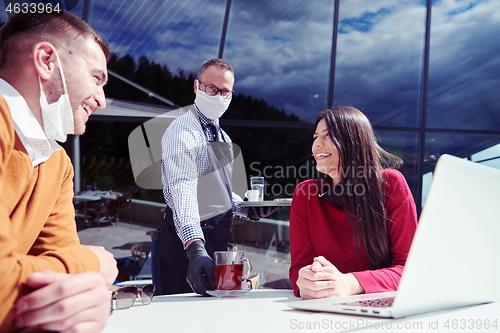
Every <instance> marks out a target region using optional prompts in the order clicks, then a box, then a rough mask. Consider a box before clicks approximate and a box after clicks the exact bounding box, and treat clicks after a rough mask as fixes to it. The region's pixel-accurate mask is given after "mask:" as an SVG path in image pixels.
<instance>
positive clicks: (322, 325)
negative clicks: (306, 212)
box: [103, 289, 500, 333]
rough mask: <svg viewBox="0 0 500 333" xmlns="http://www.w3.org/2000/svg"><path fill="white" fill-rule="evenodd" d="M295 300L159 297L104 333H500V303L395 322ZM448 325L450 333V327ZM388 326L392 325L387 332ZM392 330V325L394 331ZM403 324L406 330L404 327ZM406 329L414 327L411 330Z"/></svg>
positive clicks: (113, 319) (265, 293)
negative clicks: (306, 307)
mask: <svg viewBox="0 0 500 333" xmlns="http://www.w3.org/2000/svg"><path fill="white" fill-rule="evenodd" d="M292 300H293V301H296V300H298V298H296V297H295V296H293V293H292V291H291V290H270V289H267V290H266V289H257V290H252V291H250V292H248V293H247V294H245V295H244V296H241V297H236V298H214V297H201V296H199V295H195V294H179V295H169V296H156V297H155V298H154V299H153V302H152V303H151V304H150V305H147V306H143V305H142V304H141V303H140V302H138V303H136V304H135V305H134V306H133V307H132V308H130V309H126V310H115V311H114V312H113V314H112V315H111V316H110V318H109V320H108V323H107V326H106V328H105V329H104V331H103V332H104V333H118V332H119V333H123V332H146V333H156V332H158V333H159V332H162V333H163V332H175V333H178V332H179V333H180V332H182V333H185V332H196V333H199V332H203V333H205V332H207V333H212V332H213V333H225V332H227V333H245V332H248V333H250V332H251V333H261V332H263V333H267V332H272V333H280V332H345V331H349V330H362V331H367V332H368V331H370V332H373V331H379V332H380V331H382V332H385V331H389V330H390V331H394V332H427V331H428V332H450V331H454V330H452V329H451V328H452V325H453V323H455V324H457V323H458V325H460V320H461V319H467V320H469V319H474V320H481V321H482V323H483V324H484V323H485V320H486V319H489V322H490V326H491V323H492V322H493V321H494V320H495V319H496V320H497V325H498V327H497V328H496V329H495V328H491V327H490V329H487V330H485V329H481V330H479V329H477V327H474V329H471V330H467V329H459V330H458V331H460V332H467V331H468V332H476V331H482V332H499V331H500V303H493V304H486V305H479V306H474V307H467V308H461V309H455V310H450V311H444V312H439V313H431V314H427V315H420V316H413V317H408V318H405V319H403V320H401V319H399V320H392V319H379V318H370V317H361V316H350V315H340V314H332V313H315V312H307V311H299V310H293V309H291V308H289V307H288V306H287V302H289V301H292ZM447 320H448V323H449V326H450V328H449V329H448V328H447V327H445V325H446V321H447ZM454 320H455V322H453V321H454ZM457 321H458V322H457ZM382 324H383V325H386V326H385V327H384V328H385V329H383V328H382V326H381V325H382ZM370 325H371V326H370ZM377 325H378V328H377ZM389 325H392V326H391V328H390V329H389ZM397 325H403V326H401V328H400V327H398V326H397ZM404 325H413V326H409V328H407V327H405V326H404ZM436 325H437V326H436ZM435 327H436V328H437V329H434V328H435Z"/></svg>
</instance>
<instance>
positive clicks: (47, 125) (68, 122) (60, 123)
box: [38, 52, 75, 142]
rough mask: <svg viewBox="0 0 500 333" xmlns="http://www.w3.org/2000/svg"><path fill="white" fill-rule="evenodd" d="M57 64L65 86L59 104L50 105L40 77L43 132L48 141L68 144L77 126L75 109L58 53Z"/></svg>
mask: <svg viewBox="0 0 500 333" xmlns="http://www.w3.org/2000/svg"><path fill="white" fill-rule="evenodd" d="M56 57H57V64H58V66H59V73H60V74H61V80H62V84H63V89H64V94H62V95H61V97H59V100H57V102H54V103H52V104H49V103H48V102H47V97H46V96H45V93H44V92H43V88H42V81H41V80H40V77H38V81H39V83H40V107H41V109H42V119H43V131H44V132H45V135H46V136H47V138H48V139H54V140H57V141H60V142H66V138H67V135H68V134H74V133H75V124H74V120H73V109H72V107H71V102H70V100H69V96H68V89H67V87H66V78H65V77H64V73H63V71H62V66H61V60H60V59H59V55H58V54H57V52H56Z"/></svg>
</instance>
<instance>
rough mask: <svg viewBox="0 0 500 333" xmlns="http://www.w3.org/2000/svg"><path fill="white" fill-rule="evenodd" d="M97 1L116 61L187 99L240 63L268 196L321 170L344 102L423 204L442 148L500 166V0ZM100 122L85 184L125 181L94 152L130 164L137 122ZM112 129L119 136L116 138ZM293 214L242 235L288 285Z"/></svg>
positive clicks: (286, 192)
mask: <svg viewBox="0 0 500 333" xmlns="http://www.w3.org/2000/svg"><path fill="white" fill-rule="evenodd" d="M337 4H338V8H337V6H336V5H337ZM428 4H431V7H430V8H428ZM85 5H89V7H88V9H89V11H88V15H87V17H86V18H87V20H88V22H89V23H90V25H91V26H92V27H94V28H95V29H96V30H97V31H99V32H100V33H102V35H103V36H104V37H105V38H106V39H107V40H108V41H109V42H110V45H111V49H112V51H113V52H114V53H115V55H114V56H113V57H112V59H111V61H110V68H111V69H112V70H113V71H115V72H116V73H118V74H120V75H122V76H125V77H126V78H128V79H130V80H132V81H134V82H136V83H139V84H140V85H142V86H145V87H146V88H148V89H150V90H152V91H154V92H156V93H158V94H161V95H162V96H165V97H167V98H169V99H171V100H172V101H174V102H175V103H177V104H178V105H180V106H185V105H188V104H190V103H192V101H193V97H194V95H193V93H192V80H193V79H194V78H195V77H196V73H197V71H198V68H199V66H200V64H201V63H202V62H203V61H204V60H206V59H208V58H213V57H217V56H218V55H219V54H222V56H223V57H224V58H226V59H227V60H229V61H230V62H231V63H232V65H233V66H234V69H235V76H236V82H235V88H234V90H235V92H236V96H235V97H234V98H233V101H232V103H231V106H230V109H229V110H228V111H227V112H226V114H225V115H224V117H223V118H222V119H221V124H222V126H223V128H224V129H226V130H227V132H228V133H229V135H230V136H231V137H232V138H233V141H234V142H235V143H237V144H238V145H239V146H240V147H241V148H242V153H243V156H244V160H245V166H246V173H247V175H248V176H256V175H263V174H264V173H266V175H268V177H267V176H266V178H267V181H268V188H267V191H268V192H267V193H268V197H269V198H271V197H289V196H290V195H291V193H292V189H293V187H294V186H296V184H297V183H298V182H300V181H302V180H304V179H307V178H311V177H317V176H318V174H317V173H316V172H315V166H314V162H313V160H312V158H311V155H310V154H311V152H310V148H311V143H312V132H313V124H314V120H315V118H316V116H317V114H318V112H319V111H320V110H322V109H324V108H326V107H328V106H332V105H335V106H336V105H351V106H355V107H357V108H359V109H361V110H362V111H363V112H364V113H366V114H367V116H368V117H369V119H370V121H371V122H372V124H373V125H374V127H375V129H376V132H377V135H378V136H379V138H380V144H381V146H382V147H384V148H386V149H387V150H389V151H390V152H392V153H394V154H396V155H398V156H400V157H402V158H403V159H404V160H405V165H404V167H403V168H402V172H403V174H404V175H405V177H406V179H407V181H408V183H409V185H410V188H411V190H412V192H413V194H414V196H415V198H416V200H417V201H418V203H419V205H418V206H419V208H420V207H421V202H422V201H421V199H425V196H426V191H427V188H428V184H429V182H430V177H431V174H432V171H433V168H434V165H435V163H436V161H437V159H438V158H439V156H441V155H442V154H445V153H448V154H453V155H456V156H459V157H463V158H468V159H471V160H473V161H476V162H479V163H483V164H485V165H489V166H493V167H496V168H500V165H499V161H500V158H499V156H500V152H499V148H498V147H499V144H500V100H499V99H498V98H497V96H498V93H499V88H498V87H500V19H499V15H498V1H497V0H474V1H462V0H446V1H445V0H437V1H423V0H406V1H372V0H349V1H348V0H340V1H325V0H311V1H298V0H274V1H265V0H256V1H244V0H213V1H209V2H208V1H201V0H184V1H181V0H169V1H153V0H142V1H139V0H132V1H117V0H111V1H107V0H106V1H105V0H92V1H90V0H87V1H81V2H80V3H79V4H78V6H77V7H75V8H74V9H73V11H74V12H75V13H76V14H77V15H84V13H85V10H84V8H85ZM429 13H430V16H428V14H429ZM2 15H3V16H1V15H0V19H2V20H3V21H6V20H7V15H6V14H5V12H2ZM427 18H429V19H430V21H428V20H427ZM427 29H429V30H427ZM335 31H336V32H337V33H336V34H334V32H335ZM426 38H427V39H426ZM332 50H335V52H332ZM105 89H106V93H107V95H108V97H110V98H117V99H126V100H129V101H140V102H143V103H144V102H146V103H154V102H156V101H155V100H154V99H152V98H151V97H148V94H146V93H144V92H140V91H135V90H133V91H132V90H128V89H135V88H130V87H129V86H128V85H127V84H126V83H123V82H122V81H119V80H118V79H116V78H111V79H110V83H109V85H108V86H107V87H106V88H105ZM98 119H99V118H98V117H94V116H93V117H91V120H90V121H89V123H88V133H90V134H92V135H91V136H89V135H84V136H82V138H81V144H82V154H87V155H88V156H84V157H85V163H87V166H86V167H84V168H83V169H82V172H83V174H84V175H85V177H86V182H93V181H96V179H97V180H98V181H100V180H99V179H104V180H105V181H106V182H107V183H106V184H113V185H112V186H125V185H123V184H126V183H127V182H128V184H129V185H126V186H128V188H131V187H133V186H134V180H133V176H132V174H131V173H130V174H128V175H127V176H128V179H125V178H126V177H127V176H124V175H123V174H120V175H119V177H117V179H112V178H113V177H115V174H113V173H110V174H103V173H104V171H102V170H104V169H96V170H97V171H95V170H93V169H88V168H90V165H93V166H94V167H95V166H96V165H97V164H98V163H97V162H92V157H93V156H94V157H95V158H94V161H101V160H102V161H104V162H103V163H104V164H106V163H108V162H109V161H111V158H114V160H113V162H114V163H118V162H116V161H120V158H122V161H123V160H127V158H128V155H127V142H126V137H127V135H128V133H130V132H131V131H132V130H133V129H134V128H135V127H137V126H138V124H133V126H132V125H131V123H128V125H127V123H126V122H123V123H121V122H115V123H113V124H111V123H112V122H109V123H101V121H99V120H98ZM108 120H109V119H108ZM104 129H109V130H110V131H117V132H119V133H120V134H119V135H116V136H113V138H110V137H109V135H110V134H109V133H107V134H106V133H105V131H104ZM106 135H107V137H106ZM118 138H119V139H118ZM118 146H119V147H118ZM84 157H82V161H83V160H84V159H83V158H84ZM102 157H104V159H103V158H102ZM89 161H90V162H89ZM88 163H94V164H88ZM106 170H108V171H109V170H112V168H107V169H106ZM120 170H125V171H123V172H124V173H125V174H126V173H127V172H129V171H127V170H129V169H128V167H127V166H123V167H122V168H121V169H120ZM106 172H107V171H106ZM300 172H302V173H300ZM93 176H96V177H97V176H99V177H100V178H95V179H92V177H93ZM118 178H119V179H118ZM116 184H122V185H116ZM130 184H131V185H130ZM278 185H279V186H278ZM273 186H274V187H273ZM273 190H274V192H273ZM278 190H280V192H279V191H278ZM132 191H133V192H134V199H144V200H151V201H157V202H161V200H162V199H161V198H162V196H161V191H160V190H157V191H158V192H151V191H150V190H148V191H146V190H144V189H141V188H139V187H137V186H135V187H134V188H132ZM287 218H288V210H287V209H282V210H280V211H278V212H277V213H275V214H274V215H272V216H270V217H269V219H265V220H263V221H261V223H260V224H255V223H254V224H250V223H248V221H245V222H243V223H242V224H241V225H242V227H241V225H240V227H238V228H239V229H238V230H239V231H238V232H234V231H235V230H236V229H234V230H233V234H232V235H231V240H232V242H234V243H238V244H239V246H245V247H247V249H249V250H252V251H253V252H254V253H257V254H256V256H257V257H258V258H264V259H265V260H264V259H262V260H261V261H260V262H261V263H263V264H262V265H261V266H260V267H259V268H258V270H259V271H262V272H271V270H272V268H271V267H272V265H273V263H274V262H280V263H283V265H281V266H280V267H281V268H280V269H281V270H279V272H278V273H276V272H273V273H272V274H271V273H269V274H268V278H267V279H266V280H267V282H268V283H271V282H272V283H274V284H273V286H277V285H286V279H287V271H286V270H287V267H286V265H287V262H288V261H289V254H288V253H289V247H288V243H287V242H288V238H287V232H288V229H287V223H288V221H287ZM240 231H241V232H243V234H242V235H243V236H241V234H239V232H240ZM257 257H256V258H257ZM256 260H257V259H256ZM264 275H265V274H264ZM270 276H272V278H271V277H270ZM276 281H278V282H276Z"/></svg>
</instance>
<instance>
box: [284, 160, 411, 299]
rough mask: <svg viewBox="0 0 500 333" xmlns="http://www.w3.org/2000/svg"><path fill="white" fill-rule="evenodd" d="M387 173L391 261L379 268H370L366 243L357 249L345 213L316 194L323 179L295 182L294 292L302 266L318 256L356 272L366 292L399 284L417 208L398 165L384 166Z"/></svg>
mask: <svg viewBox="0 0 500 333" xmlns="http://www.w3.org/2000/svg"><path fill="white" fill-rule="evenodd" d="M383 175H384V179H385V184H384V190H385V202H386V209H387V213H388V216H389V220H390V222H388V225H387V228H388V232H389V241H390V246H391V254H392V263H391V266H390V267H387V268H383V269H377V270H369V264H368V259H367V256H366V254H365V253H364V249H363V248H360V249H358V250H356V246H355V237H354V234H353V231H352V229H351V226H350V224H349V219H348V216H347V213H346V212H345V211H344V210H343V209H342V208H341V207H340V206H338V205H335V204H333V203H330V202H328V201H326V200H324V199H321V198H320V197H319V196H318V195H317V194H318V189H319V185H320V181H319V180H307V181H305V182H302V183H300V184H299V185H298V186H297V187H296V189H295V192H294V195H293V203H292V208H291V213H290V243H291V245H290V248H291V265H290V272H289V273H290V282H291V284H292V286H293V290H294V293H295V295H296V296H298V287H297V278H298V274H299V270H300V269H301V268H302V267H304V266H307V265H310V264H311V263H312V262H313V258H314V257H316V256H324V257H325V258H326V259H327V260H329V261H330V262H331V263H332V264H333V265H335V266H336V267H337V268H338V269H339V270H340V272H342V273H353V274H354V275H355V276H356V278H357V279H358V281H359V283H360V284H361V286H362V287H363V288H364V290H365V292H366V293H374V292H383V291H395V290H397V288H398V284H399V280H400V278H401V274H402V272H403V268H404V264H405V262H406V258H407V256H408V251H409V249H410V245H411V241H412V239H413V235H414V233H415V230H416V228H417V214H416V209H415V202H414V201H413V197H412V194H411V192H410V189H409V187H408V184H407V183H406V180H405V178H404V176H403V175H402V174H401V173H400V172H399V171H397V170H394V169H385V170H383Z"/></svg>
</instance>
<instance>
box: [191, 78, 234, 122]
mask: <svg viewBox="0 0 500 333" xmlns="http://www.w3.org/2000/svg"><path fill="white" fill-rule="evenodd" d="M196 82H197V84H198V91H197V93H196V98H195V100H194V104H196V106H197V107H198V109H199V110H200V111H201V113H203V114H204V115H205V116H206V117H207V118H208V119H210V120H215V119H218V118H220V116H222V115H223V114H224V112H226V110H227V108H228V107H229V104H230V103H231V99H232V98H224V97H222V96H221V95H220V94H217V95H215V96H210V95H208V94H207V93H206V92H204V91H201V90H200V81H198V80H196Z"/></svg>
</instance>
